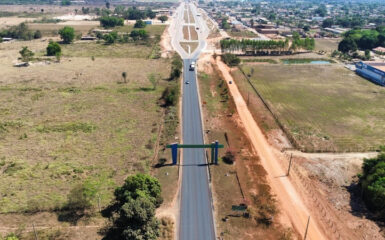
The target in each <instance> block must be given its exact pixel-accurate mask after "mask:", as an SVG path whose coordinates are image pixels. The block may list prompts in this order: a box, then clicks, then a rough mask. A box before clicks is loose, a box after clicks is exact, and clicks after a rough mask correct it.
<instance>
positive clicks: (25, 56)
mask: <svg viewBox="0 0 385 240" xmlns="http://www.w3.org/2000/svg"><path fill="white" fill-rule="evenodd" d="M19 53H20V55H21V59H22V60H23V62H29V61H31V60H32V58H33V56H34V55H35V54H34V53H33V52H32V51H31V50H29V49H28V47H23V48H22V49H21V50H20V51H19Z"/></svg>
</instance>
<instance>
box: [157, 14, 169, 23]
mask: <svg viewBox="0 0 385 240" xmlns="http://www.w3.org/2000/svg"><path fill="white" fill-rule="evenodd" d="M158 19H159V21H161V22H162V23H164V22H166V21H167V20H168V17H167V16H165V15H162V16H159V17H158Z"/></svg>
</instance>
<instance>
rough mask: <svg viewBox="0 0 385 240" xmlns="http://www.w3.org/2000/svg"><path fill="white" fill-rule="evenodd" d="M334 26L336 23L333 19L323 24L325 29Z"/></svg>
mask: <svg viewBox="0 0 385 240" xmlns="http://www.w3.org/2000/svg"><path fill="white" fill-rule="evenodd" d="M333 24H334V21H333V19H332V18H326V19H325V20H323V22H322V27H323V28H330V27H331V26H332V25H333Z"/></svg>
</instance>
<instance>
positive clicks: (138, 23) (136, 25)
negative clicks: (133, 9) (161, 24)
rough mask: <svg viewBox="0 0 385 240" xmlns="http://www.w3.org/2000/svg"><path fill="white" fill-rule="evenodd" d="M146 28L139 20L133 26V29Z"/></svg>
mask: <svg viewBox="0 0 385 240" xmlns="http://www.w3.org/2000/svg"><path fill="white" fill-rule="evenodd" d="M145 27H146V23H145V22H144V21H143V20H141V19H139V20H136V22H135V24H134V28H145Z"/></svg>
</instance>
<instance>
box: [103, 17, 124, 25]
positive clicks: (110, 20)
mask: <svg viewBox="0 0 385 240" xmlns="http://www.w3.org/2000/svg"><path fill="white" fill-rule="evenodd" d="M99 21H100V25H101V26H102V27H105V28H113V27H116V26H123V25H124V19H123V18H119V17H111V16H104V17H101V18H100V19H99Z"/></svg>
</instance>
